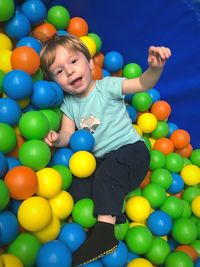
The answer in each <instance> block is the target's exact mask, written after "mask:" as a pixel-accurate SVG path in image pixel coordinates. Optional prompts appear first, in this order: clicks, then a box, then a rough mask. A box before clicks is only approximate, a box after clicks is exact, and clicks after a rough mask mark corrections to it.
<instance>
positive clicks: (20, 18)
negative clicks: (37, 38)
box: [4, 13, 31, 40]
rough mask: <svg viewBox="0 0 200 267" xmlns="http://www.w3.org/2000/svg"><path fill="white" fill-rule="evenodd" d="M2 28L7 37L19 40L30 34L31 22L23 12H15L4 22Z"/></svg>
mask: <svg viewBox="0 0 200 267" xmlns="http://www.w3.org/2000/svg"><path fill="white" fill-rule="evenodd" d="M4 29H5V32H6V34H7V35H8V36H9V37H11V38H12V39H15V40H19V39H21V38H23V37H25V36H28V35H29V34H30V32H31V24H30V21H29V20H28V18H27V17H26V16H25V15H24V14H22V13H15V14H14V16H13V17H12V18H11V19H10V20H9V21H7V22H6V23H5V27H4Z"/></svg>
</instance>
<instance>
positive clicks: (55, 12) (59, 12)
mask: <svg viewBox="0 0 200 267" xmlns="http://www.w3.org/2000/svg"><path fill="white" fill-rule="evenodd" d="M47 21H48V22H49V23H51V24H53V25H54V26H55V28H56V29H57V30H63V29H66V27H67V26H68V24H69V21H70V14H69V12H68V10H67V9H66V8H65V7H63V6H60V5H56V6H53V7H51V8H50V9H49V11H48V13H47Z"/></svg>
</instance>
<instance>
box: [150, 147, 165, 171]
mask: <svg viewBox="0 0 200 267" xmlns="http://www.w3.org/2000/svg"><path fill="white" fill-rule="evenodd" d="M150 156H151V159H150V164H149V168H150V169H151V170H155V169H159V168H163V167H164V166H165V164H166V159H165V155H164V154H163V153H162V152H161V151H159V150H152V151H151V152H150Z"/></svg>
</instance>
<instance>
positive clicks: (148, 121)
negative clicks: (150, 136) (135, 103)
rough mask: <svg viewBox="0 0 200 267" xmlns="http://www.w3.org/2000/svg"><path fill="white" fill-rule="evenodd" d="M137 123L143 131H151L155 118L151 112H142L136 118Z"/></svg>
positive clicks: (153, 128) (154, 126)
mask: <svg viewBox="0 0 200 267" xmlns="http://www.w3.org/2000/svg"><path fill="white" fill-rule="evenodd" d="M137 125H138V126H139V127H140V129H141V130H142V132H143V133H151V132H153V131H154V130H155V129H156V126H157V119H156V117H155V116H154V115H153V114H151V113H142V114H141V115H139V117H138V119H137Z"/></svg>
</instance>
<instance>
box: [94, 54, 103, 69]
mask: <svg viewBox="0 0 200 267" xmlns="http://www.w3.org/2000/svg"><path fill="white" fill-rule="evenodd" d="M93 61H94V63H95V64H96V65H98V66H99V67H100V68H103V63H104V54H102V53H98V54H97V55H95V56H94V57H93Z"/></svg>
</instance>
